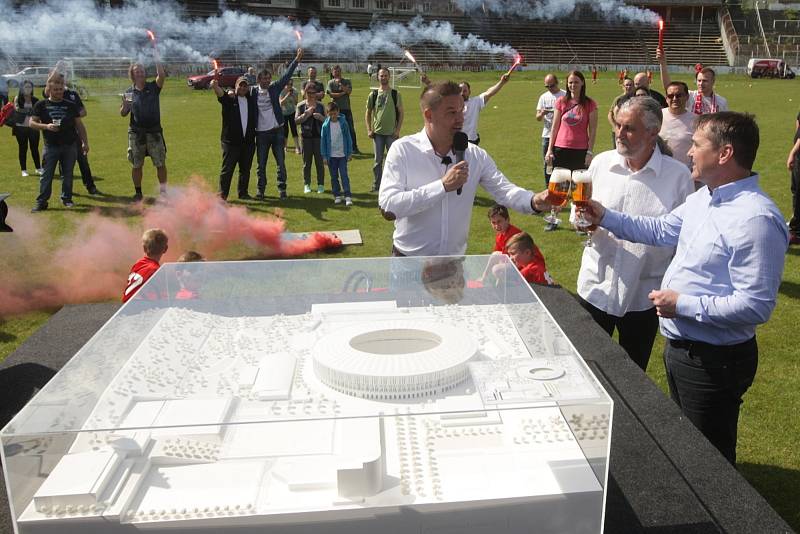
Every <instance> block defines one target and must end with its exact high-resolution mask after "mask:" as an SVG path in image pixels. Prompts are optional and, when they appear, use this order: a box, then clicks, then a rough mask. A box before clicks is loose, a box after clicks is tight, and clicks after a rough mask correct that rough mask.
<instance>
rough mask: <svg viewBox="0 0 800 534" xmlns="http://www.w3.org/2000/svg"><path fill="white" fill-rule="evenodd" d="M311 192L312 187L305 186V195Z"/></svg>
mask: <svg viewBox="0 0 800 534" xmlns="http://www.w3.org/2000/svg"><path fill="white" fill-rule="evenodd" d="M310 192H311V186H310V185H304V186H303V193H310Z"/></svg>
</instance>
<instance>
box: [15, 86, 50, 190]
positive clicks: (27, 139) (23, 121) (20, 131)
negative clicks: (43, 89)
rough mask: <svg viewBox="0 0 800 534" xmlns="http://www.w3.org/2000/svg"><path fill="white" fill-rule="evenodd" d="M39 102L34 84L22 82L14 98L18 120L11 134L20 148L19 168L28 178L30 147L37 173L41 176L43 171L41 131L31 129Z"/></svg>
mask: <svg viewBox="0 0 800 534" xmlns="http://www.w3.org/2000/svg"><path fill="white" fill-rule="evenodd" d="M38 101H39V99H38V98H36V97H35V96H33V83H32V82H31V81H30V80H25V81H24V82H22V85H21V86H20V90H19V94H18V95H17V96H16V98H14V110H15V111H16V119H15V123H14V125H13V126H12V127H11V134H12V135H13V136H14V137H15V138H16V139H17V145H18V147H19V168H20V170H21V171H22V176H28V170H27V169H28V148H29V147H30V150H31V158H32V159H33V165H34V169H36V173H37V174H39V175H41V174H42V170H43V169H42V162H41V160H40V159H39V130H36V129H34V128H31V115H33V108H34V107H35V106H36V103H37V102H38Z"/></svg>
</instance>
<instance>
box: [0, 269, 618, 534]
mask: <svg viewBox="0 0 800 534" xmlns="http://www.w3.org/2000/svg"><path fill="white" fill-rule="evenodd" d="M489 261H491V262H494V263H495V264H494V266H492V267H491V268H488V269H487V263H488V262H489ZM483 275H485V277H484V278H483V281H482V282H480V281H479V280H480V279H481V278H482V276H483ZM611 416H612V401H611V399H610V398H609V396H608V395H607V394H606V392H605V391H604V390H603V389H602V387H601V385H600V384H599V382H598V381H597V380H596V378H595V377H594V376H593V375H592V373H591V372H590V370H589V368H588V367H587V366H586V365H585V363H584V361H583V360H582V359H581V357H580V356H579V355H578V353H577V352H576V351H575V349H574V347H573V346H572V344H571V343H570V342H569V340H568V339H567V338H566V336H565V335H564V334H563V332H562V331H561V329H560V328H559V327H558V325H557V324H556V323H555V322H554V320H553V319H552V317H551V315H550V314H549V312H548V311H547V310H546V309H545V307H544V306H543V305H542V303H541V302H540V301H539V299H538V298H537V297H536V295H535V292H534V291H533V290H532V289H531V287H530V286H529V285H528V284H527V283H525V281H524V280H523V279H522V278H521V277H520V275H519V272H518V271H517V270H516V269H515V268H514V267H513V266H511V265H510V263H509V262H508V259H507V258H506V257H505V256H491V257H489V256H466V257H447V258H375V259H321V260H292V261H257V262H224V263H213V262H208V263H183V264H166V265H163V266H162V267H161V269H160V270H159V271H158V272H157V273H156V274H155V275H154V276H153V277H152V278H151V279H150V280H149V281H148V282H147V283H146V284H145V285H144V286H143V287H142V289H141V290H140V291H139V293H138V294H137V295H136V296H135V297H134V298H133V299H131V300H130V301H129V302H128V303H127V304H125V305H124V306H122V308H120V310H119V311H118V312H117V313H116V314H115V315H114V317H113V318H112V319H111V320H109V321H108V323H106V324H105V326H103V328H102V329H101V330H100V331H98V332H97V333H96V334H95V335H94V336H93V337H92V338H91V340H90V341H89V342H88V343H87V344H86V345H85V346H84V347H83V348H82V349H81V350H80V351H79V352H78V353H77V354H76V355H75V357H74V358H72V359H71V360H70V362H69V363H68V364H67V365H66V366H65V367H64V368H63V369H62V370H61V371H60V372H59V373H58V374H57V375H56V376H55V377H54V378H53V379H52V380H51V381H50V382H49V383H48V384H47V386H46V387H45V388H44V389H42V390H41V391H40V392H39V393H38V394H37V395H36V397H35V398H34V399H32V400H31V401H30V403H28V405H27V406H25V408H23V409H22V410H21V411H20V412H19V413H18V414H17V415H16V417H15V418H14V419H13V420H12V421H11V422H10V423H9V424H8V425H7V426H6V427H5V428H4V429H3V430H2V434H1V437H2V446H3V447H2V461H3V468H4V470H5V478H6V484H7V487H8V491H9V501H10V503H11V512H12V515H13V520H14V526H15V529H16V531H17V532H18V533H22V534H29V533H39V532H42V533H49V532H57V533H59V534H70V533H81V534H84V533H103V534H108V533H111V534H113V533H116V532H136V531H139V530H142V531H147V532H222V531H224V532H242V533H244V532H266V533H277V532H308V528H309V526H310V525H313V526H315V527H318V528H324V531H325V532H326V533H330V532H347V533H354V532H365V533H366V532H370V533H374V532H377V531H378V529H380V531H381V532H392V533H393V532H397V533H406V532H431V533H433V532H436V533H456V532H458V533H463V532H492V533H496V532H530V531H531V529H532V528H535V530H536V532H540V533H550V532H552V533H562V532H581V533H583V532H587V533H588V532H601V531H602V528H603V511H604V503H605V495H606V486H607V478H608V455H609V445H610V438H611Z"/></svg>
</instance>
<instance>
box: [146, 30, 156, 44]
mask: <svg viewBox="0 0 800 534" xmlns="http://www.w3.org/2000/svg"><path fill="white" fill-rule="evenodd" d="M147 38H148V39H150V40H151V41H153V42H154V43H155V42H156V34H155V33H153V31H152V30H147Z"/></svg>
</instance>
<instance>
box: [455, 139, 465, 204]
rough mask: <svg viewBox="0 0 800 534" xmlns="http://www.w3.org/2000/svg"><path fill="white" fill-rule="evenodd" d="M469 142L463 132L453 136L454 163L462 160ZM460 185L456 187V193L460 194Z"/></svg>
mask: <svg viewBox="0 0 800 534" xmlns="http://www.w3.org/2000/svg"><path fill="white" fill-rule="evenodd" d="M468 144H469V139H467V134H465V133H464V132H456V133H455V135H454V136H453V152H454V153H455V155H456V163H458V162H460V161H464V151H465V150H467V145H468ZM461 189H462V187H459V188H458V189H456V194H457V195H460V194H461Z"/></svg>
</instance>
